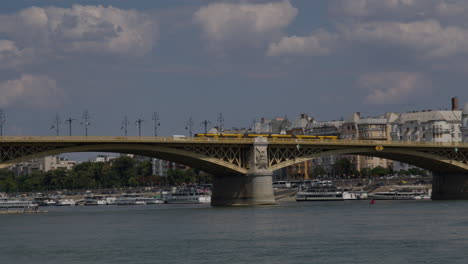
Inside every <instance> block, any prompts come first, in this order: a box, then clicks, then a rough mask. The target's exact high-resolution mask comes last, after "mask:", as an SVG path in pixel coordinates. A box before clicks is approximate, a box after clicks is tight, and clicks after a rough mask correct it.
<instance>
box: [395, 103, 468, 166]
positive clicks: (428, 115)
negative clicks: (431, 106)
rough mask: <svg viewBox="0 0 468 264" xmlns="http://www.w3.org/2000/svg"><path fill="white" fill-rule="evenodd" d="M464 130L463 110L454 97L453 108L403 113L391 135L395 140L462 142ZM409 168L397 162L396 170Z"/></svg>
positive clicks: (396, 121)
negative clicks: (459, 107)
mask: <svg viewBox="0 0 468 264" xmlns="http://www.w3.org/2000/svg"><path fill="white" fill-rule="evenodd" d="M465 108H468V107H465ZM466 110H467V112H468V109H466ZM467 116H468V115H467ZM462 130H463V129H462V111H460V110H459V109H458V100H457V98H452V109H451V110H422V111H413V112H409V113H404V114H401V115H400V116H399V118H398V119H396V120H395V121H394V122H393V123H392V132H391V137H392V140H394V141H430V142H461V141H462V140H463V135H462ZM408 168H411V166H409V165H408V164H404V163H401V162H395V166H394V169H395V170H396V171H398V170H402V169H405V170H407V169H408Z"/></svg>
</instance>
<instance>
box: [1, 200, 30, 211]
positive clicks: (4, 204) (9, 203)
mask: <svg viewBox="0 0 468 264" xmlns="http://www.w3.org/2000/svg"><path fill="white" fill-rule="evenodd" d="M37 207H38V204H37V203H34V202H32V201H28V200H19V199H11V198H0V208H3V209H8V208H24V209H30V208H37Z"/></svg>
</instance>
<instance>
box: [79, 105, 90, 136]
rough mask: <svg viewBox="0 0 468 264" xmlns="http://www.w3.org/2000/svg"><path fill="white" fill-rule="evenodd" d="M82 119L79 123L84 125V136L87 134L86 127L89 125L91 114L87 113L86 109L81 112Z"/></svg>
mask: <svg viewBox="0 0 468 264" xmlns="http://www.w3.org/2000/svg"><path fill="white" fill-rule="evenodd" d="M82 119H83V121H82V122H81V125H84V127H85V136H88V127H89V126H90V125H91V116H90V115H89V112H88V110H85V111H84V112H83V117H82Z"/></svg>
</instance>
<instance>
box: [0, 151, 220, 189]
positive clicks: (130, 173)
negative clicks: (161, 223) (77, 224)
mask: <svg viewBox="0 0 468 264" xmlns="http://www.w3.org/2000/svg"><path fill="white" fill-rule="evenodd" d="M183 183H186V184H191V183H211V176H210V175H207V174H205V173H203V172H200V171H199V170H195V169H170V170H168V172H167V177H163V176H160V175H153V173H152V163H151V161H143V162H138V161H136V160H134V159H132V158H130V157H127V156H121V157H118V158H117V159H115V160H113V161H112V162H83V163H80V164H77V165H76V166H74V167H73V169H71V170H65V169H56V170H50V171H47V172H43V171H32V172H31V173H30V174H18V175H17V174H16V173H15V172H14V171H13V170H8V169H2V170H0V191H1V192H30V191H50V190H63V189H67V190H74V189H103V188H122V187H138V186H140V187H143V186H166V185H180V184H183Z"/></svg>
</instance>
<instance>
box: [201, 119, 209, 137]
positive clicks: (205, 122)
mask: <svg viewBox="0 0 468 264" xmlns="http://www.w3.org/2000/svg"><path fill="white" fill-rule="evenodd" d="M209 124H211V122H210V121H208V120H205V121H203V122H201V125H202V126H204V127H205V134H208V125H209Z"/></svg>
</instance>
